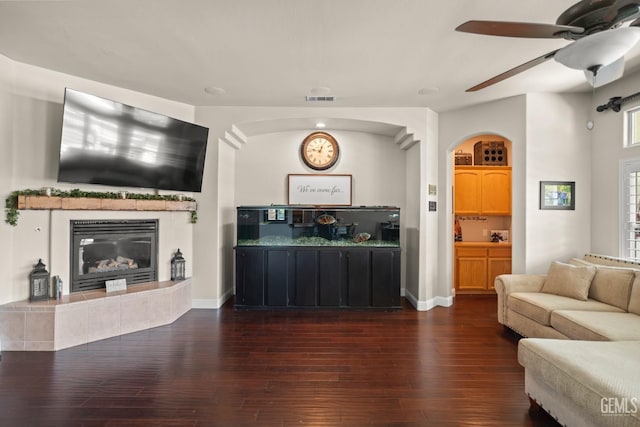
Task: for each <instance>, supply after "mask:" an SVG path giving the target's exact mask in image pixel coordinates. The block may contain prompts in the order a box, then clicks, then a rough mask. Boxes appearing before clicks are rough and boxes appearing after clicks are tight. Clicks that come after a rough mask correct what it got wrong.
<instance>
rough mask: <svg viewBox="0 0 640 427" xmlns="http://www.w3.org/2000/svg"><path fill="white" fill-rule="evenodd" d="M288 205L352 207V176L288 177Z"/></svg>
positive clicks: (297, 175)
mask: <svg viewBox="0 0 640 427" xmlns="http://www.w3.org/2000/svg"><path fill="white" fill-rule="evenodd" d="M287 178H288V202H287V203H288V204H290V205H323V206H351V184H352V182H351V181H352V180H351V175H299V174H289V175H288V177H287Z"/></svg>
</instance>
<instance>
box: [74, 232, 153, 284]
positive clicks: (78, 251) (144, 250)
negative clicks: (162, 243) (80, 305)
mask: <svg viewBox="0 0 640 427" xmlns="http://www.w3.org/2000/svg"><path fill="white" fill-rule="evenodd" d="M70 246H71V257H70V259H71V275H70V277H71V292H78V291H86V290H90V289H100V288H104V287H105V281H107V280H112V279H126V281H127V285H129V284H132V283H142V282H151V281H155V280H157V265H158V253H157V247H158V220H72V221H71V245H70Z"/></svg>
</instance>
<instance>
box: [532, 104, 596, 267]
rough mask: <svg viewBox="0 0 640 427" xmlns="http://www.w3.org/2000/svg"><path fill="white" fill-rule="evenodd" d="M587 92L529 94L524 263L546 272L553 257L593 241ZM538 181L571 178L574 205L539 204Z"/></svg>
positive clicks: (578, 253)
mask: <svg viewBox="0 0 640 427" xmlns="http://www.w3.org/2000/svg"><path fill="white" fill-rule="evenodd" d="M589 104H590V97H589V95H584V94H563V95H557V94H530V95H527V145H526V157H527V161H526V162H527V163H526V164H527V166H526V167H527V170H526V191H527V193H526V194H527V196H526V214H525V215H526V255H527V258H526V263H527V267H526V268H527V271H528V272H531V273H544V272H546V271H547V269H548V268H549V263H550V261H552V260H567V259H569V258H571V257H574V256H575V257H580V256H582V255H584V254H585V253H587V252H589V250H590V247H591V233H590V224H591V182H590V178H589V177H590V174H591V171H590V168H589V165H590V161H591V149H590V148H591V144H590V133H589V131H588V130H587V127H586V122H587V117H588V114H589ZM540 181H575V183H576V196H575V203H576V208H575V210H573V211H565V210H540V206H539V201H540V197H539V194H540V191H539V190H540Z"/></svg>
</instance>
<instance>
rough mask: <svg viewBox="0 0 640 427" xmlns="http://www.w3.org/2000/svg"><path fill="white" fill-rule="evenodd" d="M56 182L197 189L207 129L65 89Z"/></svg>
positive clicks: (200, 188)
mask: <svg viewBox="0 0 640 427" xmlns="http://www.w3.org/2000/svg"><path fill="white" fill-rule="evenodd" d="M63 111H64V112H63V119H62V139H61V143H60V162H59V167H58V182H71V183H85V184H103V185H111V186H121V187H142V188H153V189H162V190H174V191H189V192H199V191H201V190H202V176H203V172H204V158H205V152H206V148H207V138H208V135H209V129H208V128H206V127H203V126H199V125H195V124H192V123H188V122H184V121H182V120H178V119H174V118H171V117H167V116H164V115H162V114H157V113H152V112H150V111H146V110H143V109H140V108H136V107H132V106H129V105H125V104H121V103H119V102H115V101H111V100H109V99H105V98H100V97H98V96H94V95H89V94H87V93H82V92H79V91H77V90H73V89H69V88H66V89H65V96H64V108H63Z"/></svg>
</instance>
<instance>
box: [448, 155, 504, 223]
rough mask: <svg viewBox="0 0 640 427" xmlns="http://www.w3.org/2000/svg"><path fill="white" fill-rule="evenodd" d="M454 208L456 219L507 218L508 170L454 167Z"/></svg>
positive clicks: (501, 168)
mask: <svg viewBox="0 0 640 427" xmlns="http://www.w3.org/2000/svg"><path fill="white" fill-rule="evenodd" d="M454 208H455V213H456V214H457V215H470V214H480V215H511V168H510V167H500V166H496V167H490V166H485V167H482V166H471V167H463V168H461V167H456V169H455V180H454Z"/></svg>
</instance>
